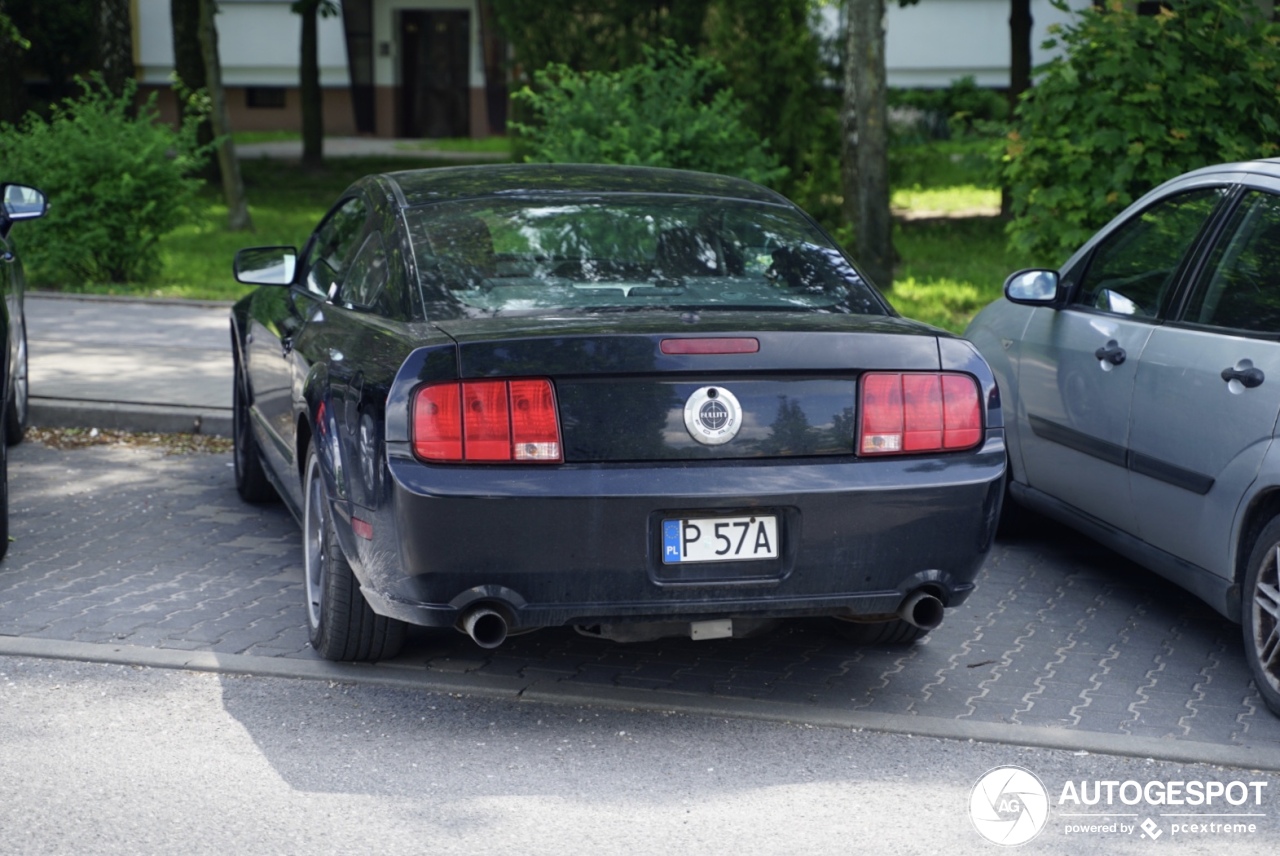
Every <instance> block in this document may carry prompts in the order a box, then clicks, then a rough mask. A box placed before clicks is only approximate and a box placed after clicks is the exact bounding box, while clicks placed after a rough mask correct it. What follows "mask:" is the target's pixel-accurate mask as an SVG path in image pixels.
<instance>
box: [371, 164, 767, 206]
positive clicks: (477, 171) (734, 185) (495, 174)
mask: <svg viewBox="0 0 1280 856" xmlns="http://www.w3.org/2000/svg"><path fill="white" fill-rule="evenodd" d="M380 178H381V179H383V180H385V181H386V182H387V183H388V184H389V185H390V186H391V189H392V190H393V191H394V192H395V193H396V195H397V196H398V197H399V198H398V200H397V201H398V202H399V203H400V205H402V206H404V207H413V206H417V205H429V204H431V203H436V202H450V201H456V200H459V199H474V198H477V197H486V196H502V197H506V196H511V197H520V196H547V195H560V194H565V195H568V194H572V195H578V196H581V195H586V196H596V195H609V194H618V193H645V194H678V195H681V196H713V197H718V198H722V199H739V200H742V201H746V202H761V203H768V204H773V205H786V206H788V207H790V206H791V203H790V202H788V201H787V199H786V197H784V196H782V195H781V194H778V193H775V192H774V191H772V190H769V189H768V188H766V187H761V186H760V185H758V184H755V183H753V182H750V181H746V180H744V179H741V178H732V177H730V176H727V175H716V174H713V173H707V172H690V171H686V170H676V169H658V168H655V167H639V166H612V165H600V164H488V165H482V166H459V167H439V168H436V169H415V170H405V171H403V172H391V173H385V174H384V175H382V176H380Z"/></svg>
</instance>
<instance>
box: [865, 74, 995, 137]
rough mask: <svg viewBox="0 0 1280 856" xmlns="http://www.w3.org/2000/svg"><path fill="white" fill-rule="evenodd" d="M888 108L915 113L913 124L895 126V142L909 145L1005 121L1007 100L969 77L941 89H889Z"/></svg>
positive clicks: (979, 129)
mask: <svg viewBox="0 0 1280 856" xmlns="http://www.w3.org/2000/svg"><path fill="white" fill-rule="evenodd" d="M887 100H888V103H889V106H890V107H891V108H894V107H896V108H899V109H900V110H901V109H902V108H906V110H905V111H904V112H907V113H908V114H909V113H910V112H911V111H916V114H917V116H916V118H915V121H914V122H908V123H906V127H903V126H902V123H899V125H898V127H896V128H895V129H894V130H895V131H896V133H897V137H898V141H900V142H903V143H907V144H913V143H920V142H924V141H925V140H928V139H937V138H947V137H952V136H967V135H969V134H971V133H973V132H975V131H977V132H979V133H982V132H984V131H985V130H986V127H987V126H989V125H990V124H991V123H993V122H1004V121H1007V120H1008V118H1009V101H1008V99H1007V98H1005V96H1004V95H1002V94H1000V93H999V92H997V91H995V90H994V89H987V88H985V87H982V86H979V85H978V83H977V81H976V80H974V78H973V76H972V75H966V76H965V77H960V78H957V79H955V80H953V81H951V85H950V86H947V87H946V88H944V89H890V90H889V92H888V96H887Z"/></svg>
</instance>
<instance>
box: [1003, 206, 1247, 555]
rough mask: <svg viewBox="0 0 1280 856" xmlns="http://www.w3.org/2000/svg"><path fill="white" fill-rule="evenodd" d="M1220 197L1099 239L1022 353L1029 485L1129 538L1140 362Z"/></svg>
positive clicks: (1151, 212)
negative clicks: (1061, 302) (1067, 295)
mask: <svg viewBox="0 0 1280 856" xmlns="http://www.w3.org/2000/svg"><path fill="white" fill-rule="evenodd" d="M1224 193H1225V191H1224V190H1222V189H1220V188H1208V189H1205V188H1200V189H1196V190H1193V191H1190V192H1187V193H1180V194H1174V195H1172V196H1168V197H1165V198H1163V199H1160V200H1158V201H1156V202H1155V203H1153V204H1152V205H1149V206H1147V207H1146V208H1144V209H1143V210H1141V211H1139V212H1136V213H1135V214H1133V215H1132V216H1131V217H1129V218H1128V219H1127V220H1125V221H1123V222H1122V223H1120V224H1118V225H1116V226H1115V227H1113V228H1111V229H1110V230H1108V231H1107V232H1105V233H1103V235H1102V237H1101V238H1100V239H1099V240H1098V242H1097V243H1096V245H1095V246H1094V247H1093V248H1092V250H1091V251H1090V253H1089V254H1088V256H1087V257H1086V259H1087V260H1086V262H1085V267H1084V268H1083V269H1081V270H1080V271H1079V272H1078V273H1077V272H1075V271H1072V272H1070V273H1069V274H1068V275H1067V278H1068V279H1069V280H1070V279H1074V280H1075V282H1074V283H1073V284H1071V287H1072V297H1071V302H1070V304H1069V305H1068V306H1066V307H1065V308H1063V309H1060V310H1053V309H1048V308H1041V309H1037V310H1036V311H1035V313H1034V315H1033V316H1032V318H1031V320H1030V323H1029V324H1028V326H1027V330H1026V334H1025V338H1024V340H1023V343H1022V348H1021V353H1020V355H1019V384H1018V386H1019V390H1020V391H1021V394H1022V408H1021V412H1020V413H1019V414H1018V418H1019V420H1025V422H1023V423H1022V424H1020V425H1019V436H1020V438H1021V444H1022V461H1023V465H1024V466H1025V468H1026V474H1027V483H1028V484H1029V485H1030V486H1031V487H1032V488H1034V489H1036V490H1039V491H1042V492H1044V493H1047V494H1049V495H1050V496H1052V497H1054V498H1056V499H1058V500H1060V501H1062V502H1065V503H1067V504H1068V505H1071V506H1073V507H1075V508H1076V509H1078V510H1080V511H1083V512H1084V513H1086V514H1088V515H1090V516H1092V517H1094V518H1096V519H1098V520H1100V521H1102V522H1104V523H1106V524H1108V525H1110V526H1114V527H1116V528H1118V529H1121V530H1123V531H1126V532H1130V533H1133V532H1136V531H1137V518H1136V516H1135V514H1134V509H1133V502H1132V500H1131V497H1130V493H1129V472H1128V444H1129V423H1130V407H1131V403H1132V399H1133V392H1134V380H1135V376H1136V373H1137V367H1138V364H1139V362H1140V360H1141V358H1142V354H1143V351H1144V349H1145V348H1146V347H1147V342H1148V339H1149V338H1150V336H1151V334H1152V331H1153V330H1155V329H1156V327H1157V325H1158V323H1159V321H1160V318H1161V312H1162V307H1163V305H1164V304H1165V303H1166V302H1167V301H1168V299H1169V298H1170V297H1171V295H1172V293H1173V291H1174V288H1175V285H1176V282H1177V279H1178V277H1179V276H1180V272H1181V270H1182V265H1183V260H1184V257H1185V256H1186V254H1187V249H1188V248H1189V247H1190V246H1191V245H1192V243H1193V242H1194V241H1195V240H1196V237H1197V235H1199V233H1200V231H1201V229H1202V228H1203V226H1204V224H1205V223H1206V221H1207V220H1208V218H1209V215H1210V214H1211V213H1212V212H1213V210H1214V208H1215V207H1216V206H1217V204H1218V203H1219V201H1220V199H1221V197H1222V195H1223V194H1224Z"/></svg>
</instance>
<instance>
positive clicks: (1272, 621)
mask: <svg viewBox="0 0 1280 856" xmlns="http://www.w3.org/2000/svg"><path fill="white" fill-rule="evenodd" d="M1278 568H1280V544H1277V545H1275V546H1274V547H1272V548H1271V551H1270V554H1269V556H1268V557H1267V558H1266V559H1265V560H1264V561H1263V563H1262V567H1260V568H1259V569H1258V577H1257V580H1256V581H1255V582H1254V589H1253V615H1251V616H1250V617H1249V618H1250V622H1249V624H1250V627H1251V628H1252V629H1253V647H1254V651H1255V652H1256V654H1257V657H1258V665H1259V666H1261V667H1262V668H1261V670H1260V671H1261V673H1262V676H1263V677H1264V678H1265V679H1266V681H1267V683H1269V684H1270V685H1271V689H1272V690H1273V691H1275V692H1278V693H1280V579H1278V578H1277V569H1278Z"/></svg>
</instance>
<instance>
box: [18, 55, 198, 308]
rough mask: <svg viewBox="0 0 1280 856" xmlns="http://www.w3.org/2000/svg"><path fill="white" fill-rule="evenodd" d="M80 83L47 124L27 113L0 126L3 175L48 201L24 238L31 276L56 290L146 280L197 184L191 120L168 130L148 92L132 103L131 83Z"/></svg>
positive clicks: (156, 266) (134, 96)
mask: <svg viewBox="0 0 1280 856" xmlns="http://www.w3.org/2000/svg"><path fill="white" fill-rule="evenodd" d="M81 86H82V88H83V93H82V94H81V96H80V97H79V98H76V99H67V100H65V101H63V102H62V103H60V104H56V105H53V107H52V114H51V116H50V118H48V119H44V118H41V117H40V116H38V115H36V114H35V113H30V114H28V115H27V117H26V118H25V119H24V120H23V122H22V123H21V125H20V126H19V127H15V126H13V125H11V124H8V123H4V124H0V163H3V164H4V165H5V178H6V179H7V180H10V181H17V182H22V183H24V184H30V185H34V186H36V187H39V188H40V189H41V190H43V191H44V192H45V193H46V194H47V195H48V197H49V200H50V206H49V214H48V216H47V217H45V218H44V219H43V220H39V221H37V222H35V223H32V224H31V228H30V229H29V230H28V231H24V233H23V234H24V238H23V241H24V246H23V254H24V256H25V261H26V263H27V267H28V269H29V276H30V279H31V280H32V281H33V282H47V283H53V284H60V285H74V284H75V283H77V282H82V281H89V282H136V281H140V280H144V279H146V278H147V277H148V276H150V275H151V274H154V273H155V272H156V271H157V270H158V269H159V266H160V254H159V249H158V246H157V242H158V240H159V238H160V236H161V235H163V234H165V233H166V232H168V231H170V230H172V229H173V228H174V227H176V226H178V225H180V224H181V223H182V222H183V217H184V215H185V213H186V210H187V205H188V204H189V202H190V200H191V198H192V195H193V194H194V193H195V190H196V188H197V187H198V186H199V182H197V181H194V180H192V179H190V178H188V175H189V174H190V173H191V172H193V171H194V170H195V169H197V168H198V166H199V160H200V158H201V157H202V156H203V155H202V153H201V152H200V151H199V150H198V149H197V147H196V143H195V121H194V117H193V118H192V120H191V121H188V122H186V123H185V124H184V126H183V127H182V129H181V130H178V131H175V130H174V129H173V128H172V127H170V126H169V125H167V124H165V123H162V122H160V121H159V115H158V111H157V110H156V106H155V96H154V94H153V95H152V97H151V98H149V99H148V100H147V101H145V102H144V103H143V104H142V106H141V107H136V104H137V85H136V84H135V83H133V82H132V81H129V82H127V83H126V84H125V88H124V92H123V93H121V94H119V95H117V94H114V93H112V92H110V91H109V90H108V89H107V88H106V84H105V83H104V82H103V80H102V79H101V77H95V78H94V79H93V80H92V81H90V82H82V83H81ZM135 109H136V113H135Z"/></svg>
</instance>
